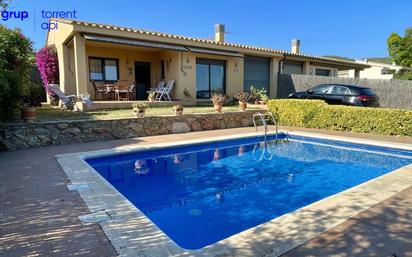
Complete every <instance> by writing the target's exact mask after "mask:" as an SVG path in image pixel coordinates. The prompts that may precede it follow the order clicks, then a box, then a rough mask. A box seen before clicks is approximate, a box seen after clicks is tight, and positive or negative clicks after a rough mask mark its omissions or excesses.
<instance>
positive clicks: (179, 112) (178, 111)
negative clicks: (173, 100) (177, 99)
mask: <svg viewBox="0 0 412 257" xmlns="http://www.w3.org/2000/svg"><path fill="white" fill-rule="evenodd" d="M173 111H174V112H175V115H176V116H180V115H182V113H183V106H181V105H175V106H173Z"/></svg>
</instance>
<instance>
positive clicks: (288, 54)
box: [54, 19, 369, 67]
mask: <svg viewBox="0 0 412 257" xmlns="http://www.w3.org/2000/svg"><path fill="white" fill-rule="evenodd" d="M54 20H57V21H61V22H65V23H70V24H73V23H74V24H76V25H81V26H86V27H99V28H103V29H110V30H121V31H124V30H126V31H128V32H131V31H133V32H134V33H139V34H145V35H152V36H157V37H166V38H174V39H180V40H186V41H192V42H201V43H208V44H213V45H222V46H230V47H236V48H242V49H249V50H257V51H262V52H269V53H277V54H285V55H286V56H291V57H306V58H310V59H314V60H319V61H331V62H334V63H341V64H353V65H354V66H362V65H361V64H359V63H356V62H351V61H343V60H338V59H333V58H327V57H320V56H314V55H309V54H301V53H300V54H294V53H291V52H288V51H284V50H278V49H271V48H263V47H257V46H250V45H241V44H236V43H229V42H216V41H214V40H210V39H203V38H194V37H187V36H180V35H174V34H168V33H161V32H155V31H150V30H143V29H134V28H128V27H121V26H115V25H109V24H99V23H93V22H86V21H80V20H71V19H54ZM364 66H365V67H369V66H368V65H364Z"/></svg>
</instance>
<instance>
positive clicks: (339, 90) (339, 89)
mask: <svg viewBox="0 0 412 257" xmlns="http://www.w3.org/2000/svg"><path fill="white" fill-rule="evenodd" d="M332 94H333V95H350V94H351V92H350V90H349V88H347V87H343V86H334V87H333V90H332Z"/></svg>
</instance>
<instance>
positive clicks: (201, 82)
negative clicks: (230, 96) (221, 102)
mask: <svg viewBox="0 0 412 257" xmlns="http://www.w3.org/2000/svg"><path fill="white" fill-rule="evenodd" d="M225 67H226V62H225V61H220V60H209V59H197V60H196V97H197V98H206V99H207V98H210V97H211V95H212V93H213V92H219V93H225V80H226V71H225Z"/></svg>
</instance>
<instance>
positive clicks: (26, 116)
mask: <svg viewBox="0 0 412 257" xmlns="http://www.w3.org/2000/svg"><path fill="white" fill-rule="evenodd" d="M21 118H22V119H23V120H24V121H25V122H33V121H34V120H35V119H36V108H24V109H21Z"/></svg>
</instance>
